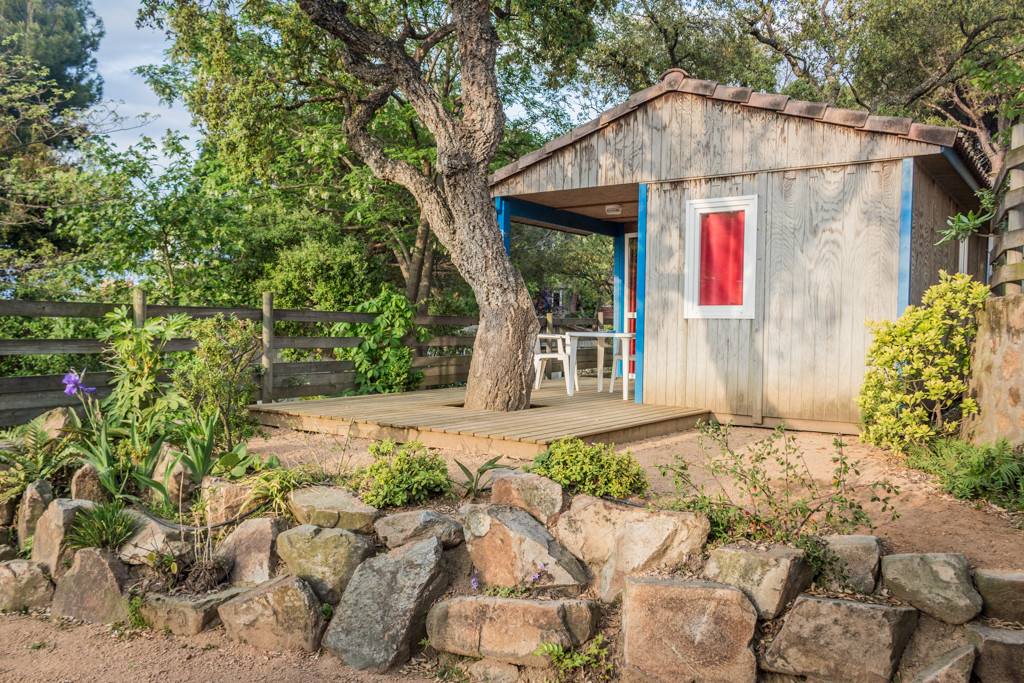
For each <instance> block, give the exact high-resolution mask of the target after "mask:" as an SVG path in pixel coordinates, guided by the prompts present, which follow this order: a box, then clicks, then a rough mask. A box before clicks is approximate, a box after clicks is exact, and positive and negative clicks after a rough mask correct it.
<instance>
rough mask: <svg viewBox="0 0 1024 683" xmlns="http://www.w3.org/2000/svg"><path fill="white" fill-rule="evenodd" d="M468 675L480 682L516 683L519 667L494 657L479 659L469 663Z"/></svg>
mask: <svg viewBox="0 0 1024 683" xmlns="http://www.w3.org/2000/svg"><path fill="white" fill-rule="evenodd" d="M468 671H469V676H470V678H471V679H472V680H474V681H480V683H517V681H518V680H519V667H518V666H516V665H515V664H509V663H508V662H499V661H498V660H496V659H481V660H480V661H478V662H473V663H472V664H470V665H469V669H468Z"/></svg>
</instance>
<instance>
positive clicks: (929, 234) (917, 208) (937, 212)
mask: <svg viewBox="0 0 1024 683" xmlns="http://www.w3.org/2000/svg"><path fill="white" fill-rule="evenodd" d="M961 211H966V209H965V208H964V207H962V206H960V204H959V203H958V202H957V201H956V200H955V199H954V198H953V197H951V196H949V193H948V192H946V191H945V190H944V189H942V187H941V186H940V185H939V184H938V183H937V182H936V181H935V180H934V179H933V178H932V177H931V176H930V175H929V174H928V172H927V171H925V170H924V169H923V168H921V166H920V164H915V168H914V228H913V233H912V237H911V246H910V303H911V304H919V303H921V297H922V296H923V295H924V292H925V290H926V289H928V288H929V287H931V286H932V285H934V284H935V283H937V282H938V281H939V270H945V271H946V272H948V273H950V274H952V273H955V272H957V270H958V268H959V265H960V247H959V242H957V241H956V240H953V241H950V242H946V243H945V244H941V245H936V244H935V243H936V242H938V241H939V239H940V238H941V237H942V236H941V235H940V234H939V231H940V230H944V229H946V227H947V226H946V221H947V220H948V219H949V217H950V216H953V215H956V214H958V213H960V212H961ZM973 246H974V245H972V247H973ZM973 251H974V253H975V255H976V254H977V250H976V249H974V250H973ZM971 265H973V268H972V267H970V266H971ZM972 270H973V271H974V272H973V273H972V275H974V276H975V277H979V279H980V280H981V281H982V282H984V274H983V272H978V271H979V268H978V263H977V260H976V259H975V263H974V264H970V263H969V267H968V268H967V271H968V272H971V271H972Z"/></svg>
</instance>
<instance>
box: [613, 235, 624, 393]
mask: <svg viewBox="0 0 1024 683" xmlns="http://www.w3.org/2000/svg"><path fill="white" fill-rule="evenodd" d="M612 245H613V246H614V257H613V260H612V273H613V276H614V280H615V285H614V287H613V288H612V292H613V295H612V308H613V312H612V315H613V316H614V320H612V325H614V326H615V331H616V332H622V331H623V330H625V329H626V231H625V229H620V230H619V234H618V235H616V236H615V237H614V238H613V239H612ZM616 371H618V376H619V377H622V362H621V361H618V366H617V367H612V376H613V377H614V376H615V373H616Z"/></svg>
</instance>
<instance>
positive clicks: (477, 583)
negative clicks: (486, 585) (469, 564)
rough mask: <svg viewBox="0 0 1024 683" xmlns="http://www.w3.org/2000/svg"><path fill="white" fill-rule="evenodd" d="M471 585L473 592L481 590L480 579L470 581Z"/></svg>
mask: <svg viewBox="0 0 1024 683" xmlns="http://www.w3.org/2000/svg"><path fill="white" fill-rule="evenodd" d="M474 573H475V572H474ZM469 583H470V585H472V586H473V590H475V591H478V590H480V579H477V578H475V577H474V578H473V580H472V581H470V582H469Z"/></svg>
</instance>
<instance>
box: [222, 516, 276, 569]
mask: <svg viewBox="0 0 1024 683" xmlns="http://www.w3.org/2000/svg"><path fill="white" fill-rule="evenodd" d="M287 528H288V525H287V523H286V522H285V520H284V518H282V517H258V518H256V519H247V520H245V521H244V522H242V523H241V524H239V525H238V527H237V528H236V529H235V530H234V531H232V532H231V533H230V534H228V536H227V538H225V539H224V540H223V541H221V543H220V545H219V546H217V555H219V556H220V557H223V558H224V559H226V560H227V561H228V564H229V565H230V566H231V574H230V575H229V578H230V580H231V583H237V584H246V585H256V584H260V583H265V582H266V581H269V580H270V578H271V577H272V576H273V574H274V570H275V569H276V568H277V565H278V563H279V562H280V561H281V558H280V557H279V556H278V554H277V537H278V535H279V534H280V533H281V532H282V531H284V530H285V529H287Z"/></svg>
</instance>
